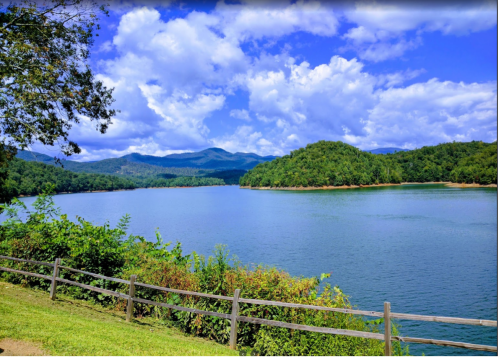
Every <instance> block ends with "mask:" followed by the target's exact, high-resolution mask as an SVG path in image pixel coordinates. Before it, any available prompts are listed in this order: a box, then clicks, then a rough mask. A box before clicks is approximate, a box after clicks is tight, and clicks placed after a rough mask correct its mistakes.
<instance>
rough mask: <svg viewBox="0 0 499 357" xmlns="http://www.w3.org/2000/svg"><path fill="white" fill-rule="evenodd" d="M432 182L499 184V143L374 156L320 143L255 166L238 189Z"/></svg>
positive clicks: (350, 148)
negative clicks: (498, 180)
mask: <svg viewBox="0 0 499 357" xmlns="http://www.w3.org/2000/svg"><path fill="white" fill-rule="evenodd" d="M433 181H436V182H440V181H451V182H458V183H478V184H491V183H497V142H494V143H492V144H487V143H483V142H481V141H473V142H470V143H455V142H454V143H447V144H440V145H437V146H429V147H423V148H421V149H417V150H411V151H406V152H397V153H394V154H388V155H375V154H371V153H369V152H364V151H361V150H359V149H357V148H355V147H353V146H351V145H348V144H345V143H342V142H340V141H338V142H330V141H319V142H317V143H315V144H309V145H307V147H306V148H301V149H298V150H295V151H292V152H291V154H290V155H286V156H283V157H281V158H277V159H275V160H273V161H271V162H266V163H262V164H259V165H257V166H256V167H255V168H253V169H252V170H250V171H248V173H247V174H246V175H244V176H243V177H242V178H241V179H240V185H241V186H252V187H300V186H302V187H319V186H342V185H373V184H379V183H400V182H433Z"/></svg>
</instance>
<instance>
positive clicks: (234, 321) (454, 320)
mask: <svg viewBox="0 0 499 357" xmlns="http://www.w3.org/2000/svg"><path fill="white" fill-rule="evenodd" d="M0 259H6V260H11V261H14V262H19V263H28V264H35V265H44V266H48V267H52V268H53V275H52V276H48V275H43V274H37V273H31V272H27V271H24V270H16V269H11V268H7V267H3V266H0V271H6V272H10V273H17V274H23V275H27V276H32V277H36V278H41V279H47V280H51V281H52V282H51V287H50V298H51V299H55V298H56V290H57V283H58V282H60V283H65V284H71V285H75V286H78V287H80V288H83V289H88V290H91V291H96V292H99V293H103V294H108V295H111V296H115V297H117V298H120V299H126V300H127V302H128V304H127V315H126V320H127V321H131V320H132V318H133V308H134V303H135V302H137V303H141V304H149V305H155V306H161V307H166V308H169V309H175V310H180V311H186V312H190V313H194V314H202V315H209V316H216V317H219V318H223V319H227V320H230V322H231V330H230V342H229V345H230V348H232V349H236V346H237V325H238V322H246V323H252V324H261V325H269V326H276V327H283V328H289V329H294V330H302V331H310V332H319V333H327V334H334V335H343V336H352V337H361V338H371V339H376V340H384V341H385V355H386V356H391V354H392V346H391V343H392V341H400V342H406V343H423V344H432V345H438V346H447V347H459V348H466V349H471V350H476V351H488V352H495V353H497V351H498V349H497V346H486V345H477V344H472V343H465V342H454V341H444V340H434V339H427V338H415V337H403V336H392V334H391V333H392V331H391V319H405V320H417V321H431V322H443V323H451V324H460V325H476V326H489V327H497V321H493V320H482V319H466V318H459V317H443V316H427V315H415V314H403V313H394V312H391V311H390V303H389V302H385V303H384V309H383V312H378V311H362V310H354V309H341V308H332V307H325V306H315V305H305V304H294V303H287V302H280V301H270V300H257V299H245V298H240V297H239V296H240V293H241V291H240V290H239V289H236V290H235V291H234V296H222V295H213V294H206V293H199V292H195V291H186V290H178V289H171V288H166V287H161V286H155V285H149V284H144V283H140V282H137V281H136V279H137V276H135V275H132V276H131V277H130V280H124V279H118V278H112V277H107V276H104V275H100V274H95V273H91V272H87V271H84V270H78V269H74V268H70V267H66V266H63V265H61V259H59V258H57V259H56V260H55V262H54V263H47V262H39V261H34V260H26V259H19V258H13V257H6V256H2V255H0ZM61 269H64V270H68V271H71V272H73V273H79V274H86V275H89V276H91V277H94V278H97V279H104V280H109V281H114V282H117V283H121V284H127V285H129V293H128V295H127V294H123V293H120V292H117V291H113V290H108V289H103V288H98V287H95V286H91V285H87V284H82V283H78V282H76V281H72V280H67V279H63V278H60V277H59V273H60V270H61ZM136 287H143V288H148V289H155V290H159V291H165V292H171V293H176V294H185V295H191V296H199V297H205V298H211V299H219V300H227V301H232V312H231V313H230V314H224V313H220V312H214V311H205V310H199V309H194V308H189V307H184V306H179V305H171V304H165V303H160V302H156V301H152V300H146V299H140V298H137V297H135V288H136ZM240 303H245V304H256V305H267V306H282V307H289V308H297V309H313V310H321V311H332V312H340V313H345V314H354V315H361V316H370V317H383V318H384V322H385V324H384V325H385V331H384V333H373V332H365V331H355V330H342V329H335V328H329V327H316V326H309V325H302V324H294V323H288V322H283V321H275V320H267V319H261V318H256V317H248V316H241V315H239V304H240Z"/></svg>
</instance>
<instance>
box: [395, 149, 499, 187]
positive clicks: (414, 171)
mask: <svg viewBox="0 0 499 357" xmlns="http://www.w3.org/2000/svg"><path fill="white" fill-rule="evenodd" d="M388 156H389V157H390V158H391V159H392V160H393V161H395V162H397V163H398V164H400V165H401V166H402V169H403V174H402V180H403V181H404V182H432V181H436V182H439V181H450V182H458V183H479V184H484V185H487V184H491V183H497V142H494V143H492V144H488V143H484V142H482V141H472V142H469V143H456V142H454V143H446V144H440V145H436V146H425V147H423V148H421V149H416V150H411V151H406V152H398V153H396V154H389V155H388Z"/></svg>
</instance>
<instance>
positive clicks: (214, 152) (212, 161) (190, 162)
mask: <svg viewBox="0 0 499 357" xmlns="http://www.w3.org/2000/svg"><path fill="white" fill-rule="evenodd" d="M276 157H277V156H259V155H257V154H251V153H250V154H248V153H241V152H236V153H235V154H232V153H230V152H228V151H225V150H223V149H219V148H210V149H206V150H203V151H199V152H193V153H184V154H171V155H166V156H163V157H158V156H151V155H141V154H137V153H133V154H129V155H125V156H122V159H126V160H128V161H130V162H138V163H144V164H149V165H156V166H162V167H193V168H197V169H208V170H209V169H211V170H250V169H252V168H253V167H255V166H256V165H258V164H260V163H262V162H267V161H272V160H274V159H275V158H276Z"/></svg>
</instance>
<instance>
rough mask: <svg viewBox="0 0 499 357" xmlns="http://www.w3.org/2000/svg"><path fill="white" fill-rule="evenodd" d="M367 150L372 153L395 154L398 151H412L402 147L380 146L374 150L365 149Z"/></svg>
mask: <svg viewBox="0 0 499 357" xmlns="http://www.w3.org/2000/svg"><path fill="white" fill-rule="evenodd" d="M364 151H366V152H370V153H371V154H393V153H395V152H397V151H410V150H409V149H400V148H378V149H373V150H364Z"/></svg>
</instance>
